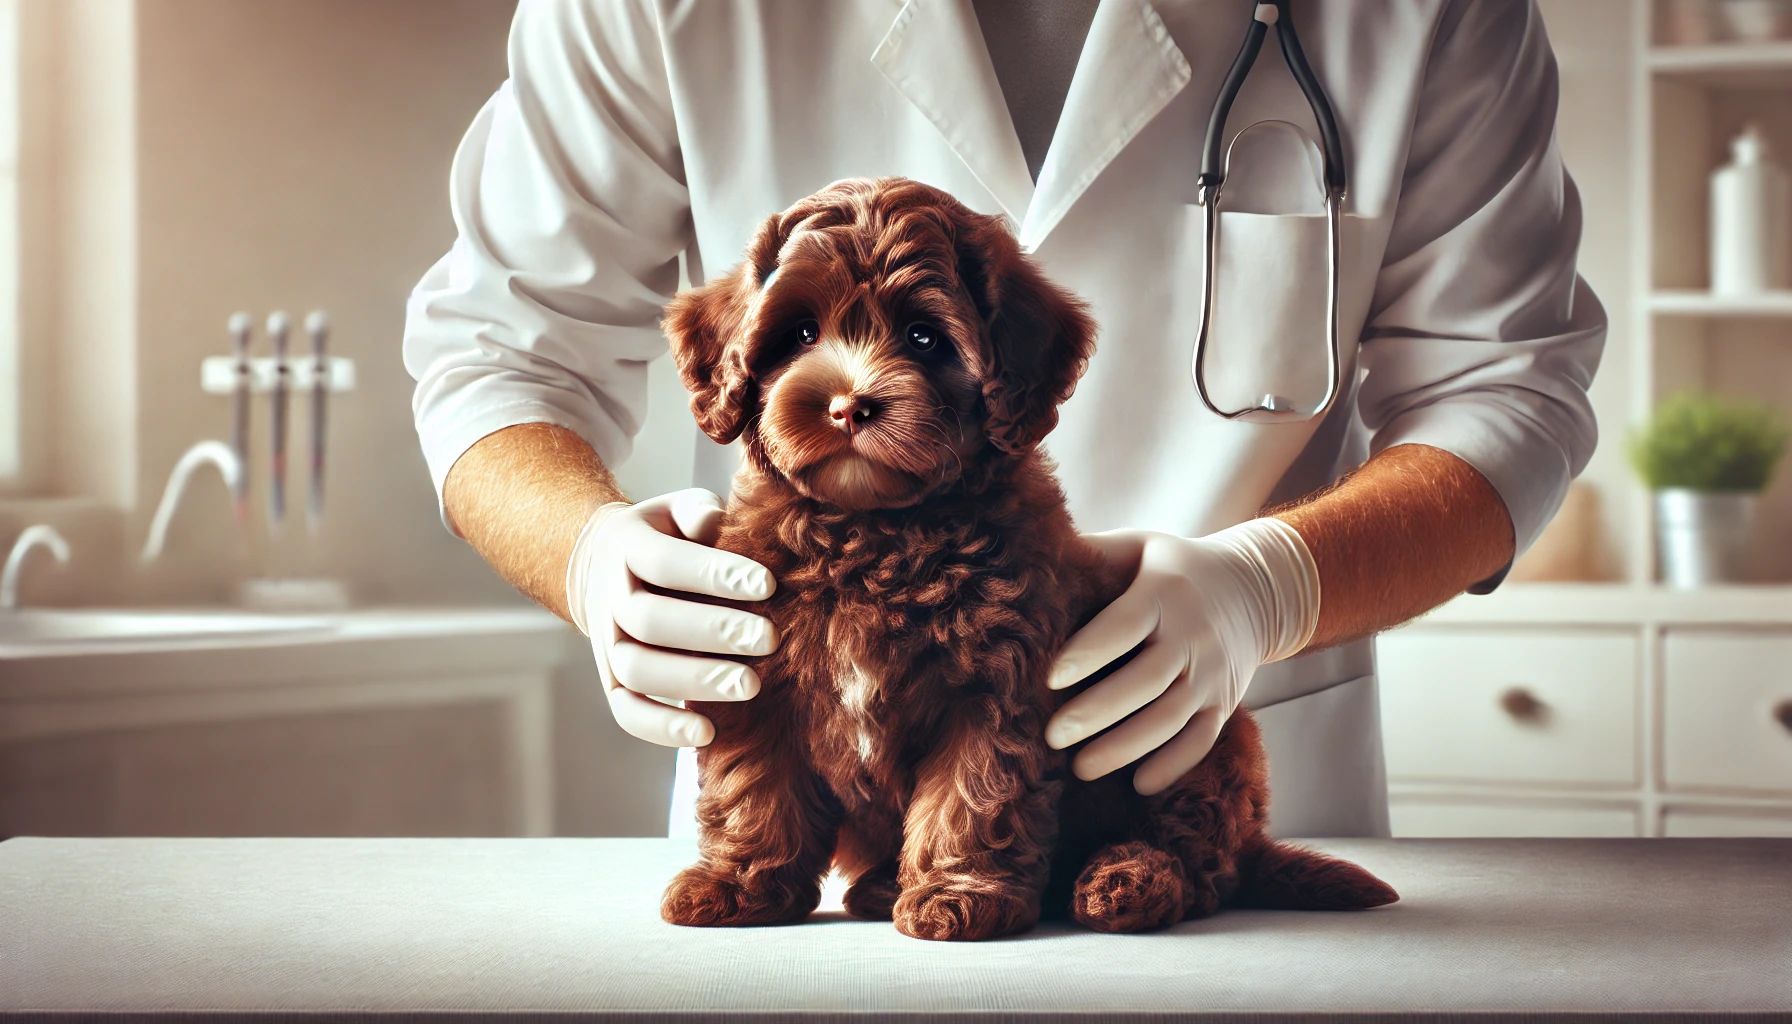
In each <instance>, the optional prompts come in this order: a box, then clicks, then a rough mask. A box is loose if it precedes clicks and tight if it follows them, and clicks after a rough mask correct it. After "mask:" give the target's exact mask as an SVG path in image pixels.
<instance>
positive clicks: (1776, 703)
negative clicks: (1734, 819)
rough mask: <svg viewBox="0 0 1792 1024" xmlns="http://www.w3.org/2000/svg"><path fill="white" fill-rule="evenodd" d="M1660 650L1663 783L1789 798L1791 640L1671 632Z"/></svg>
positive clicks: (1790, 636) (1774, 635)
mask: <svg viewBox="0 0 1792 1024" xmlns="http://www.w3.org/2000/svg"><path fill="white" fill-rule="evenodd" d="M1662 647H1663V655H1664V659H1663V664H1664V674H1663V690H1662V694H1663V699H1662V726H1663V731H1662V775H1663V781H1665V782H1666V783H1667V785H1668V786H1669V787H1670V788H1675V789H1718V790H1738V791H1750V792H1769V793H1775V792H1792V633H1786V632H1749V631H1744V630H1717V629H1676V630H1670V631H1668V634H1667V637H1666V639H1665V640H1664V641H1663V645H1662Z"/></svg>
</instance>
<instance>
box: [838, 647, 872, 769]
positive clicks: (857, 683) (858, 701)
mask: <svg viewBox="0 0 1792 1024" xmlns="http://www.w3.org/2000/svg"><path fill="white" fill-rule="evenodd" d="M876 689H877V681H876V680H875V679H873V678H871V675H870V673H868V672H866V671H865V669H864V667H863V666H861V665H860V664H859V663H858V662H856V661H852V660H851V659H843V660H842V663H841V665H840V668H839V670H838V671H837V672H836V673H835V675H834V691H835V692H836V693H838V694H839V695H840V706H841V707H842V708H843V709H845V710H846V713H847V714H849V715H851V716H852V717H853V718H854V719H855V720H856V725H857V733H858V737H857V741H858V751H859V760H860V761H865V762H869V761H870V760H871V757H872V755H873V754H875V753H876V752H877V741H876V740H875V739H874V738H873V737H872V734H871V721H870V718H869V714H870V709H871V695H872V693H873V692H875V691H876Z"/></svg>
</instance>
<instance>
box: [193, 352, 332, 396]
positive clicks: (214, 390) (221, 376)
mask: <svg viewBox="0 0 1792 1024" xmlns="http://www.w3.org/2000/svg"><path fill="white" fill-rule="evenodd" d="M325 364H326V365H327V366H328V367H329V371H328V372H327V373H326V374H324V375H323V376H324V378H325V388H326V390H328V391H330V392H342V391H353V390H355V361H354V360H353V359H348V358H345V357H343V356H328V357H326V358H325ZM286 372H287V373H288V374H289V376H288V377H287V387H289V388H291V389H292V390H294V391H310V390H311V389H312V387H313V386H314V385H316V384H317V381H318V376H319V375H318V372H317V361H316V360H315V359H313V358H312V357H311V356H307V355H293V356H287V357H286ZM279 376H280V360H278V359H275V358H273V357H272V356H255V357H254V358H252V359H250V360H249V390H250V391H252V392H255V393H257V394H266V393H268V392H272V391H273V390H274V383H275V381H276V380H278V379H279ZM199 386H200V387H201V388H202V389H204V391H205V392H206V393H207V394H211V395H228V394H232V393H234V392H235V391H236V357H235V356H207V357H206V358H205V359H204V360H203V361H201V362H200V364H199Z"/></svg>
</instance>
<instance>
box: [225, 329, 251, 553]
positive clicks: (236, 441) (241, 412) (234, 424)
mask: <svg viewBox="0 0 1792 1024" xmlns="http://www.w3.org/2000/svg"><path fill="white" fill-rule="evenodd" d="M229 327H230V347H231V351H232V353H233V354H234V355H235V357H236V380H235V384H234V388H235V390H234V391H232V392H231V396H230V447H231V449H232V450H234V451H235V452H236V457H237V458H238V459H241V460H242V462H243V464H244V465H245V466H246V465H248V464H249V393H250V392H251V391H252V390H253V388H254V375H253V374H252V373H251V372H250V369H249V335H250V333H251V332H252V331H253V330H254V329H255V321H254V318H252V317H250V316H249V314H247V313H232V314H231V315H230V325H229ZM232 490H233V494H234V496H235V498H236V519H237V522H239V523H241V522H245V521H247V520H248V518H249V474H247V473H244V474H242V476H241V477H240V478H239V479H238V480H237V485H236V487H235V488H233V489H232Z"/></svg>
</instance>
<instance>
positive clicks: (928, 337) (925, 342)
mask: <svg viewBox="0 0 1792 1024" xmlns="http://www.w3.org/2000/svg"><path fill="white" fill-rule="evenodd" d="M939 339H940V335H939V328H937V327H935V326H933V325H932V324H930V323H920V322H918V323H912V324H909V325H908V347H909V348H912V349H914V350H915V351H916V352H920V353H922V354H927V353H930V352H933V351H935V350H936V349H938V348H939V345H940V340H939Z"/></svg>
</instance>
